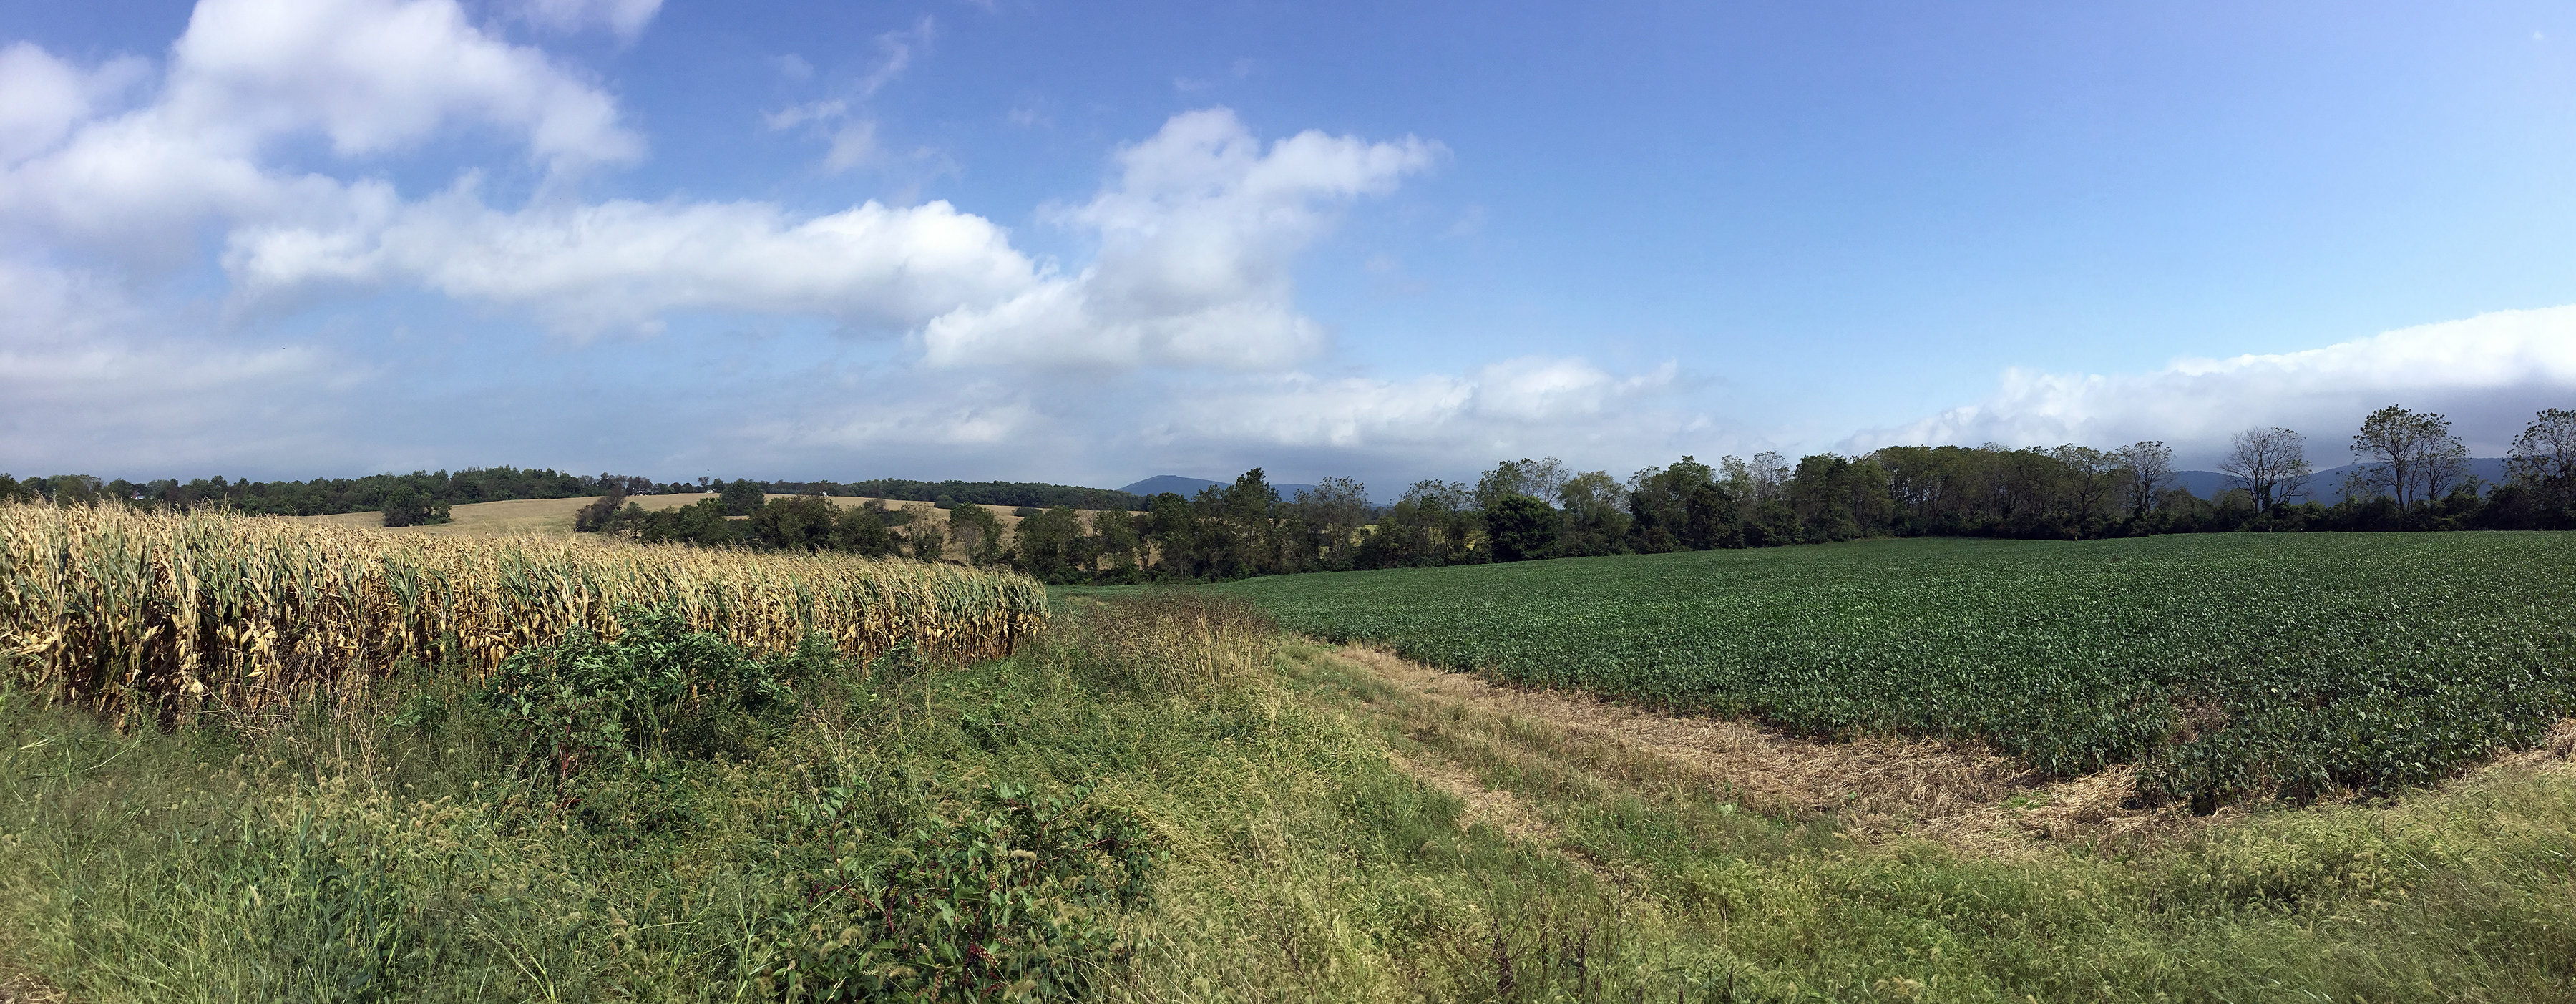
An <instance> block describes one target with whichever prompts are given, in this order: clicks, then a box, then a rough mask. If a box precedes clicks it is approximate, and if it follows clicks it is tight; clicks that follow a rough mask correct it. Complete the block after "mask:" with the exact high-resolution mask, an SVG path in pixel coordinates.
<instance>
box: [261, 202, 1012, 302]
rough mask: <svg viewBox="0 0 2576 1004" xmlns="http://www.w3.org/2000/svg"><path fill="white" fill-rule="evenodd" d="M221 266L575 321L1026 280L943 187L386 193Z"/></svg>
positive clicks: (906, 297)
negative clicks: (640, 195)
mask: <svg viewBox="0 0 2576 1004" xmlns="http://www.w3.org/2000/svg"><path fill="white" fill-rule="evenodd" d="M224 261H225V266H226V268H227V270H228V271H230V272H231V273H232V274H233V275H234V276H235V277H236V279H237V280H238V282H239V283H240V284H241V287H242V290H243V292H244V293H246V294H248V295H250V296H253V297H262V296H277V295H282V294H288V293H292V292H294V291H297V290H299V289H300V288H302V287H305V286H308V285H311V284H315V283H332V282H337V283H355V284H369V285H372V284H379V283H387V282H395V281H415V282H419V283H421V284H423V285H426V286H428V287H429V288H432V289H435V290H438V291H440V292H442V293H445V294H447V295H449V296H452V297H457V298H460V299H467V300H480V301H485V302H492V303H500V304H507V305H511V306H516V307H522V308H525V309H528V310H530V311H531V312H533V313H535V314H536V315H537V316H539V317H540V318H543V319H544V320H545V321H546V322H547V323H548V324H550V325H551V326H553V327H554V328H556V329H557V330H559V331H564V332H566V333H570V334H575V335H587V334H593V333H597V332H600V331H604V330H611V329H621V328H623V329H637V328H644V329H649V328H650V327H652V326H653V324H654V322H655V321H656V320H657V319H658V318H659V317H660V316H661V315H662V314H664V313H666V312H669V311H673V310H738V311H750V312H758V313H775V314H806V315H815V316H823V317H831V318H836V319H839V320H842V321H844V322H847V323H851V324H857V325H865V326H871V327H878V328H893V329H896V330H902V329H908V328H911V327H914V326H917V325H919V324H921V323H923V322H925V321H928V320H930V319H932V318H934V317H937V316H939V315H941V314H944V313H947V312H949V311H951V310H954V309H956V307H957V305H958V304H960V303H970V302H975V303H980V302H990V301H994V300H998V299H1001V298H1003V297H1005V296H1009V295H1011V294H1013V293H1015V292H1017V291H1019V290H1022V289H1026V288H1028V287H1030V286H1031V285H1033V284H1035V283H1036V282H1037V274H1036V267H1035V266H1034V265H1033V264H1032V263H1031V262H1030V261H1029V260H1028V259H1027V258H1026V257H1025V256H1023V255H1021V254H1020V253H1019V252H1018V251H1016V250H1013V249H1012V248H1011V246H1010V241H1009V235H1008V234H1007V233H1006V232H1005V231H1004V230H1003V229H1002V228H1000V227H998V226H995V225H994V224H993V223H992V222H991V221H989V220H986V219H984V218H983V217H980V216H975V215H973V214H970V213H960V212H958V211H957V210H956V209H955V208H953V207H951V206H950V205H949V204H948V203H946V202H933V203H930V204H928V205H923V206H915V207H911V208H894V207H889V206H885V205H882V204H879V203H876V202H869V203H865V204H863V205H860V206H857V207H854V208H851V209H848V210H845V211H842V212H839V213H834V214H831V215H828V216H819V217H813V218H809V219H803V220H797V219H792V218H790V217H789V216H788V215H787V214H786V213H785V212H784V211H783V210H781V209H780V208H779V207H777V206H775V205H771V204H767V203H758V202H732V203H644V202H632V201H616V202H608V203H602V204H598V205H581V206H573V207H568V208H556V207H550V206H535V207H530V208H528V209H524V210H520V211H516V212H504V211H500V210H495V209H492V208H490V207H487V206H485V205H484V204H483V203H482V201H481V199H480V198H479V197H478V196H477V193H476V192H475V190H474V188H473V187H472V185H470V184H467V185H460V186H459V187H458V188H456V189H454V190H452V191H450V192H448V193H446V194H444V195H441V196H439V197H437V198H433V199H430V200H427V201H425V202H421V203H417V204H403V203H399V202H398V201H396V200H394V199H393V198H392V197H391V196H390V193H384V196H383V197H382V198H379V199H375V200H372V201H370V202H369V203H368V205H367V207H366V208H365V209H364V210H362V211H361V212H359V213H356V214H354V218H353V219H350V220H348V221H345V223H344V224H343V225H341V226H337V227H327V228H313V227H297V226H276V227H260V228H246V229H244V230H242V231H240V232H238V233H236V234H235V235H234V237H233V240H232V242H231V246H230V248H229V249H228V251H227V252H226V254H225V258H224Z"/></svg>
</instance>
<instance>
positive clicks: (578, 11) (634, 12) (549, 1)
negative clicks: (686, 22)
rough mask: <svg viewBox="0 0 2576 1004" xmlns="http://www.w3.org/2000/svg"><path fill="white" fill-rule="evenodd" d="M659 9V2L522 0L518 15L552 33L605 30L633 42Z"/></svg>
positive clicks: (653, 0)
mask: <svg viewBox="0 0 2576 1004" xmlns="http://www.w3.org/2000/svg"><path fill="white" fill-rule="evenodd" d="M661 10H662V0H523V2H522V3H521V5H520V16H522V17H525V18H527V19H528V21H529V22H530V23H533V24H536V25H538V26H540V27H546V28H552V29H554V30H556V31H582V30H585V29H589V28H606V29H608V30H609V31H612V32H615V33H616V35H617V37H618V38H620V39H624V40H626V41H630V42H631V41H634V40H635V37H636V36H638V35H641V34H643V33H644V26H645V25H648V24H651V23H653V15H654V14H656V13H659V12H660V11H661Z"/></svg>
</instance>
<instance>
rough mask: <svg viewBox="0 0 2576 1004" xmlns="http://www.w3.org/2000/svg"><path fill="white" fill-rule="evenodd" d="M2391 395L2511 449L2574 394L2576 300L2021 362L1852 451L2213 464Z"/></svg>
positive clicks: (2490, 449)
mask: <svg viewBox="0 0 2576 1004" xmlns="http://www.w3.org/2000/svg"><path fill="white" fill-rule="evenodd" d="M2390 404H2398V405H2403V406H2405V407H2408V408H2413V409H2417V410H2430V411H2437V412H2442V413H2445V414H2448V415H2450V416H2451V417H2452V419H2453V420H2454V422H2455V423H2456V425H2455V430H2456V431H2457V432H2459V433H2461V434H2462V435H2463V436H2464V438H2466V439H2467V440H2468V441H2469V445H2470V447H2471V449H2472V450H2473V451H2476V452H2478V454H2479V455H2481V456H2494V455H2497V454H2498V453H2501V452H2502V450H2503V449H2504V445H2505V443H2506V441H2508V440H2509V439H2511V438H2512V436H2513V435H2514V434H2515V433H2516V432H2518V431H2520V430H2521V428H2522V423H2523V421H2525V420H2527V419H2528V418H2529V417H2530V415H2531V413H2532V412H2534V411H2537V410H2539V409H2541V408H2545V407H2567V406H2570V405H2571V404H2576V306H2568V307H2552V308H2548V309H2542V310H2518V311H2504V312H2499V313H2491V314H2481V315H2478V316H2476V317H2473V318H2469V319H2467V320H2461V321H2449V322H2445V323H2441V324H2428V325H2424V326H2421V327H2414V328H2406V329H2402V330H2398V331H2390V332H2386V333H2383V334H2380V335H2377V336H2374V337H2370V338H2362V339H2356V340H2353V341H2349V342H2342V343H2338V344H2335V345H2329V346H2326V347H2324V348H2320V349H2310V350H2307V351H2304V352H2290V353H2280V354H2273V355H2243V356H2236V357H2233V358H2228V359H2181V360H2177V361H2175V362H2174V363H2173V364H2172V365H2169V366H2167V367H2165V368H2163V369H2161V370H2157V371H2155V372H2152V373H2134V374H2113V375H2102V374H2055V373H2040V372H2034V371H2030V370H2022V369H2012V370H2007V371H2005V373H2004V375H2003V379H2002V383H2001V386H2000V387H1998V388H1997V390H1996V392H1995V394H1994V396H1992V397H1990V398H1988V399H1986V400H1984V401H1981V402H1978V403H1976V404H1972V405H1966V406H1963V407H1958V408H1953V409H1950V410H1948V411H1945V412H1942V413H1941V414H1938V415H1934V416H1931V417H1928V418H1924V419H1922V420H1920V421H1916V422H1913V423H1910V424H1907V425H1902V426H1897V427H1894V428H1886V429H1872V430H1869V431H1866V432H1863V433H1861V434H1859V435H1857V436H1854V437H1852V439H1850V440H1848V441H1846V442H1845V443H1844V444H1843V448H1844V449H1847V450H1851V451H1855V452H1857V451H1861V450H1867V449H1874V448H1876V447H1879V446H1886V445H1893V444H1899V443H1936V444H1937V443H1957V444H1975V443H1983V442H1998V443H2003V444H2006V445H2013V446H2020V445H2042V444H2055V443H2067V442H2074V443H2089V444H2093V445H2097V446H2100V445H2115V444H2119V443H2127V442H2134V441H2136V440H2140V439H2160V440H2164V441H2165V442H2167V443H2170V444H2173V445H2174V446H2175V448H2176V449H2177V450H2178V451H2180V452H2182V453H2183V454H2184V455H2185V456H2187V457H2188V458H2190V462H2196V463H2206V462H2208V461H2209V460H2210V459H2213V458H2214V457H2215V456H2216V455H2217V453H2218V451H2219V450H2220V449H2221V448H2222V447H2223V444H2224V443H2225V442H2226V440H2227V437H2228V435H2229V434H2230V433H2233V432H2235V431H2237V430H2240V429H2244V428H2248V427H2252V426H2283V427H2287V428H2293V429H2298V430H2301V431H2303V432H2307V433H2308V434H2309V435H2310V436H2311V437H2312V438H2314V439H2316V440H2319V441H2321V442H2322V443H2324V444H2329V446H2330V444H2333V443H2336V442H2339V441H2340V440H2341V437H2342V436H2344V435H2347V434H2348V430H2350V429H2352V428H2355V427H2357V426H2358V425H2359V424H2360V420H2361V417H2362V416H2363V415H2365V414H2368V413H2369V412H2371V411H2374V410H2377V409H2379V408H2382V407H2386V406H2388V405H2390ZM2312 450H2313V448H2312ZM2321 455H2322V456H2327V457H2331V456H2334V453H2333V451H2332V450H2331V449H2330V448H2329V449H2327V450H2326V452H2325V453H2323V454H2321Z"/></svg>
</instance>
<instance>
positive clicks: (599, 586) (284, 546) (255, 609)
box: [0, 505, 1046, 719]
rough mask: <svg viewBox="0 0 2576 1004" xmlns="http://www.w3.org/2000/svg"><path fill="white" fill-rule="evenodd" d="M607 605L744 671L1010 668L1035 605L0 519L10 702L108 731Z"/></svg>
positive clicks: (650, 558) (450, 653) (477, 646)
mask: <svg viewBox="0 0 2576 1004" xmlns="http://www.w3.org/2000/svg"><path fill="white" fill-rule="evenodd" d="M620 604H637V605H651V606H658V607H664V608H668V609H673V610H676V611H677V612H679V614H680V615H681V616H682V617H684V618H685V619H686V621H687V623H688V625H689V626H690V627H691V628H693V629H696V630H702V631H712V632H715V633H717V634H720V635H723V636H724V637H725V638H726V639H727V640H729V641H731V642H732V643H734V644H736V645H739V646H742V647H744V648H746V649H750V650H753V651H759V652H777V651H784V650H786V649H789V648H792V647H793V646H795V645H796V644H798V643H799V642H800V641H802V640H803V638H804V637H805V636H806V635H807V634H808V633H809V632H816V631H819V632H822V633H824V634H826V635H828V636H829V637H830V638H831V639H832V641H833V643H834V644H835V645H836V646H837V647H838V648H839V649H840V650H841V652H842V653H843V654H845V655H847V656H851V657H853V658H860V659H865V658H871V657H873V656H875V655H877V654H879V653H882V652H884V651H886V650H888V649H890V648H891V647H893V646H894V645H895V644H896V643H897V642H910V643H911V644H912V646H913V647H914V648H915V649H917V650H920V651H924V652H932V653H941V654H946V655H953V656H957V657H966V658H975V657H990V656H999V655H1006V654H1008V653H1009V652H1010V651H1011V650H1012V649H1013V647H1014V646H1015V645H1016V644H1017V643H1019V642H1020V641H1021V640H1023V639H1025V638H1026V637H1027V636H1028V635H1029V634H1030V633H1031V632H1033V631H1035V630H1037V629H1038V628H1039V627H1040V626H1041V625H1042V624H1043V622H1044V618H1045V611H1046V601H1045V587H1043V586H1040V585H1038V584H1037V583H1036V582H1034V581H1031V580H1029V579H1026V578H1023V577H1020V576H1016V575H1006V574H995V573H990V572H982V571H973V570H968V569H964V568H958V567H954V566H942V565H925V564H920V563H905V562H892V561H877V560H870V559H864V558H854V557H849V556H845V555H802V554H786V553H755V552H749V551H732V550H703V549H692V548H686V547H680V546H677V545H673V546H667V547H656V546H639V547H625V548H617V547H604V546H599V545H597V544H595V543H592V542H588V541H581V540H567V539H546V538H520V539H512V540H466V539H431V538H421V537H397V536H393V535H388V534H380V533H374V532H371V531H366V530H355V529H340V528H331V527H317V526H313V525H311V524H304V523H290V522H286V521H283V520H273V519H260V518H255V517H244V516H239V515H232V514H226V513H220V512H193V513H146V512H138V511H134V510H129V509H124V508H120V507H113V506H101V507H86V508H84V507H67V508H55V507H49V506H29V505H11V506H0V655H5V656H6V657H8V658H9V659H10V660H11V661H13V662H14V663H15V672H16V673H17V674H18V676H19V681H18V683H19V686H20V687H22V688H23V689H26V690H29V691H33V692H36V693H41V694H45V695H49V696H52V697H55V698H58V699H68V700H70V701H73V702H75V703H79V704H83V705H87V706H90V707H93V708H96V709H99V710H102V711H104V712H106V713H108V714H110V715H112V716H115V717H118V718H120V719H122V718H126V717H129V716H132V715H134V714H136V713H137V712H138V711H143V710H146V709H150V710H151V711H152V712H153V713H156V714H161V715H164V716H172V717H175V716H181V715H185V714H187V713H189V712H192V711H194V710H197V709H199V708H201V707H203V706H205V705H207V704H209V703H220V704H222V705H224V706H227V707H231V708H235V709H238V710H248V711H260V710H269V709H274V708H275V707H277V706H279V705H281V703H282V702H283V701H284V700H285V699H286V698H288V697H289V696H291V695H294V694H297V693H300V692H304V691H307V690H312V689H316V688H319V689H323V690H335V691H336V690H345V689H347V688H349V687H352V686H362V685H363V684H364V683H365V681H366V680H368V679H370V678H372V677H374V676H378V675H381V674H383V673H385V672H388V671H390V670H391V669H392V668H393V667H395V666H397V665H400V664H403V663H405V662H410V663H415V664H421V665H450V666H460V667H464V668H465V669H467V670H469V671H473V672H483V671H488V670H490V669H492V668H493V667H496V666H498V665H499V664H500V663H501V660H502V659H503V658H504V657H506V656H508V655H509V654H510V653H512V652H515V651H518V650H520V649H523V648H529V647H533V646H541V645H548V644H552V643H554V642H556V641H559V640H561V639H563V638H564V637H566V636H567V635H569V634H570V633H572V632H573V631H574V629H576V628H586V629H588V630H589V631H590V632H591V633H592V634H594V635H596V636H599V637H602V638H608V639H614V638H615V637H617V634H618V623H617V615H616V609H617V607H618V606H619V605H620Z"/></svg>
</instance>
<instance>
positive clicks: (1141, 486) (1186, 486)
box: [1118, 474, 1315, 501]
mask: <svg viewBox="0 0 2576 1004" xmlns="http://www.w3.org/2000/svg"><path fill="white" fill-rule="evenodd" d="M1233 483H1234V482H1232V481H1209V480H1207V479H1205V478H1185V477H1182V476H1180V475H1178V474H1157V475H1154V476H1153V477H1150V478H1146V479H1145V480H1143V481H1139V482H1136V483H1135V484H1132V485H1128V486H1127V487H1125V488H1121V489H1118V490H1119V491H1122V492H1126V493H1127V494H1129V495H1134V496H1136V497H1138V498H1153V497H1154V496H1156V495H1160V494H1162V493H1164V492H1171V493H1172V494H1174V495H1178V496H1180V497H1182V498H1189V497H1191V496H1193V495H1197V494H1198V493H1199V492H1200V491H1201V490H1203V489H1208V488H1223V487H1225V486H1227V485H1230V484H1233ZM1270 487H1272V488H1276V489H1278V490H1279V497H1280V499H1281V500H1283V501H1284V500H1290V499H1294V498H1296V497H1297V493H1298V492H1302V491H1305V490H1307V489H1310V488H1313V487H1315V486H1313V485H1281V484H1274V485H1271V486H1270Z"/></svg>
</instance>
